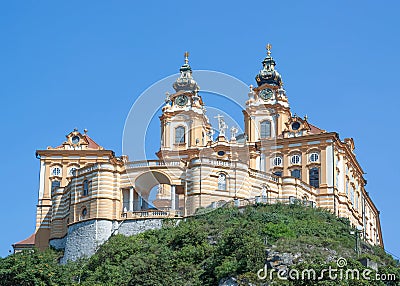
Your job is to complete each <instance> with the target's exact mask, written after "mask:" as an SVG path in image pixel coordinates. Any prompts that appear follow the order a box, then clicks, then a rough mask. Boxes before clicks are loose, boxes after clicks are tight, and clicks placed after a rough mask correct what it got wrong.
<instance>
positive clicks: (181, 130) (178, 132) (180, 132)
mask: <svg viewBox="0 0 400 286" xmlns="http://www.w3.org/2000/svg"><path fill="white" fill-rule="evenodd" d="M181 143H185V127H182V126H178V127H176V128H175V144H181Z"/></svg>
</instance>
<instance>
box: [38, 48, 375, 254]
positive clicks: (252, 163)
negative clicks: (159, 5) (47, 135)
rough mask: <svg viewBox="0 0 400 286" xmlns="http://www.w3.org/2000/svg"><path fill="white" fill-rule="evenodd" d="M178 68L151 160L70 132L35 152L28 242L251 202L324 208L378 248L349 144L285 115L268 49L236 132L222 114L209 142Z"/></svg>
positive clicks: (371, 210) (192, 85)
mask: <svg viewBox="0 0 400 286" xmlns="http://www.w3.org/2000/svg"><path fill="white" fill-rule="evenodd" d="M180 72H181V76H180V78H179V79H178V80H177V81H176V82H175V83H174V89H175V91H176V93H174V94H170V95H168V100H167V102H166V104H165V106H164V107H163V109H162V112H163V113H162V116H161V117H160V122H161V134H162V136H161V146H160V149H159V151H158V153H157V156H158V158H159V159H158V160H150V161H149V160H146V161H135V162H130V161H129V158H127V157H126V156H121V157H116V156H115V155H114V153H113V152H112V151H110V150H104V149H103V148H102V147H101V146H99V145H97V144H96V143H95V142H94V141H93V140H92V139H91V138H90V137H89V136H88V135H87V134H86V132H85V133H84V134H81V133H80V132H78V131H77V130H75V131H73V132H71V133H70V134H68V135H67V140H66V141H65V142H64V143H63V144H62V145H61V146H59V147H56V148H51V147H49V148H48V149H47V150H40V151H38V152H37V156H38V158H40V186H39V201H38V206H37V216H36V217H37V219H36V239H35V244H36V246H38V247H40V248H44V247H46V246H47V245H48V244H49V241H50V242H51V241H52V240H53V241H54V240H57V239H63V238H65V237H66V236H67V235H68V229H69V228H70V227H71V226H73V225H76V224H78V223H80V222H83V221H90V220H109V221H116V222H121V221H125V220H135V219H146V218H164V217H185V216H190V215H194V214H195V213H196V211H198V210H199V209H200V208H201V209H206V210H212V209H213V208H215V207H218V206H220V205H223V204H225V203H232V204H234V205H237V206H241V205H245V204H248V203H256V202H261V203H276V202H283V203H294V202H303V203H305V204H307V205H309V206H310V207H321V208H325V209H329V210H330V211H332V212H333V213H334V214H335V215H337V216H338V217H346V218H348V219H349V220H350V222H351V224H352V225H354V226H357V227H361V228H362V229H363V231H362V235H363V238H364V239H365V240H366V241H367V242H369V243H371V244H376V245H382V246H383V240H382V233H381V228H380V220H379V211H378V210H377V208H376V207H375V205H374V203H373V202H372V200H371V198H370V197H369V195H368V193H367V191H366V189H365V185H366V181H365V179H364V177H363V174H364V171H363V170H362V168H361V166H360V165H359V163H358V162H357V159H356V157H355V154H354V142H353V140H352V139H349V138H347V139H344V140H343V141H342V140H341V139H340V138H339V135H338V134H337V133H335V132H327V131H325V130H322V129H319V128H317V127H315V126H314V125H312V124H311V123H309V122H308V119H307V118H300V117H298V116H296V115H292V113H291V110H290V106H289V102H288V98H287V96H286V92H285V90H284V89H283V84H282V80H281V77H280V75H279V73H278V72H277V71H276V70H275V61H274V60H273V59H272V57H271V56H270V52H269V53H268V56H267V57H266V58H265V59H264V61H263V69H262V70H261V71H260V73H259V74H258V75H257V77H256V81H257V85H258V86H257V87H251V88H250V92H249V94H248V95H244V96H243V101H245V102H246V109H245V110H243V116H244V127H245V128H244V130H245V132H244V134H241V135H238V136H232V137H231V138H228V136H227V135H226V134H225V130H226V126H224V121H223V120H219V123H220V126H219V130H220V133H219V136H218V137H217V138H215V139H214V138H213V136H212V133H211V131H212V127H211V124H210V122H209V120H208V118H207V115H206V111H205V108H204V102H203V99H202V98H201V95H200V94H199V90H200V89H199V86H198V85H197V83H196V82H195V81H194V79H193V78H192V71H191V68H190V66H189V64H188V60H187V58H186V59H185V64H184V65H183V66H182V67H181V69H180ZM246 96H247V97H248V98H247V100H246ZM224 128H225V129H224ZM73 168H75V169H73ZM157 186H158V192H157V194H156V197H155V199H154V200H153V201H152V202H150V197H151V190H152V189H153V188H155V187H157ZM110 235H111V233H110Z"/></svg>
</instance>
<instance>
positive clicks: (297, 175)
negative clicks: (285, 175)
mask: <svg viewBox="0 0 400 286" xmlns="http://www.w3.org/2000/svg"><path fill="white" fill-rule="evenodd" d="M290 175H291V176H292V177H295V178H297V179H301V170H300V169H294V170H292V171H291V172H290Z"/></svg>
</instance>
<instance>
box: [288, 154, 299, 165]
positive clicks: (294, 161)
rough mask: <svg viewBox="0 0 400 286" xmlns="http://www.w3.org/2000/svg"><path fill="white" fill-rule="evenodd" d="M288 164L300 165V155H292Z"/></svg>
mask: <svg viewBox="0 0 400 286" xmlns="http://www.w3.org/2000/svg"><path fill="white" fill-rule="evenodd" d="M290 162H291V163H292V164H293V165H295V164H299V163H300V155H299V154H294V155H292V157H291V158H290Z"/></svg>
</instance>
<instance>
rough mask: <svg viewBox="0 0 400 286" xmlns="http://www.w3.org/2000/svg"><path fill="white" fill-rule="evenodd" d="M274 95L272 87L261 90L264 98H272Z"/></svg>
mask: <svg viewBox="0 0 400 286" xmlns="http://www.w3.org/2000/svg"><path fill="white" fill-rule="evenodd" d="M273 95H274V92H273V91H272V89H270V88H266V89H263V90H262V91H260V97H261V98H262V99H264V100H267V99H271V98H272V96H273Z"/></svg>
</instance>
